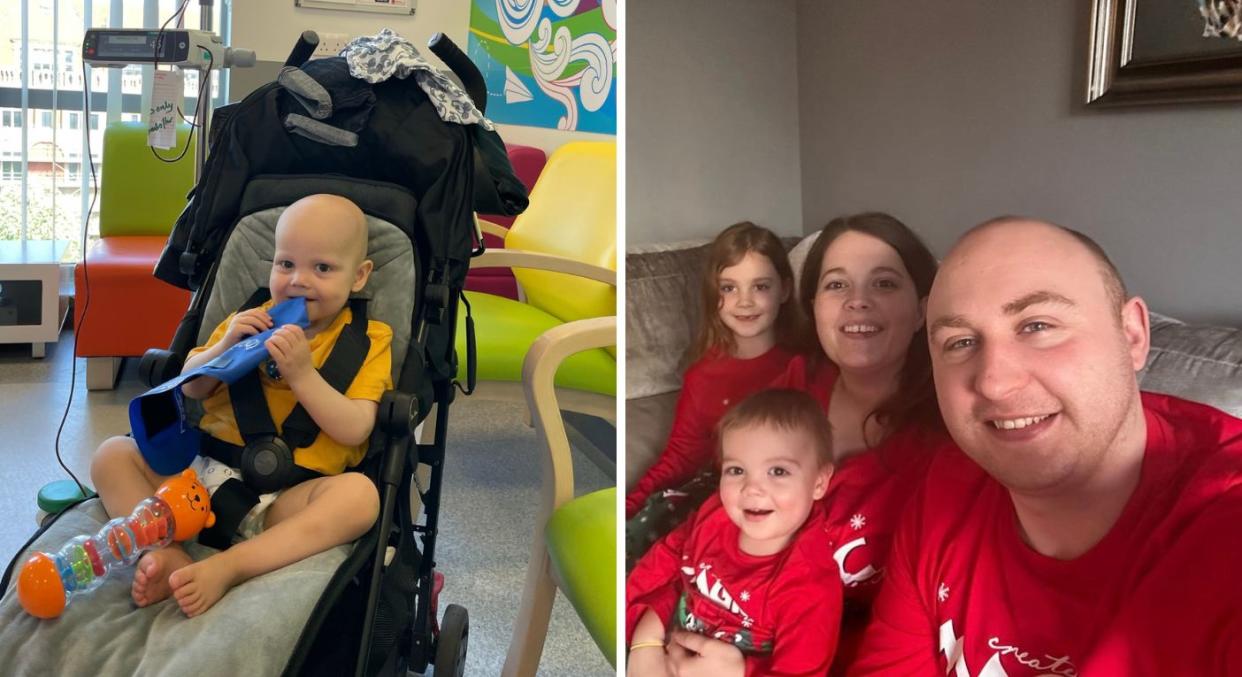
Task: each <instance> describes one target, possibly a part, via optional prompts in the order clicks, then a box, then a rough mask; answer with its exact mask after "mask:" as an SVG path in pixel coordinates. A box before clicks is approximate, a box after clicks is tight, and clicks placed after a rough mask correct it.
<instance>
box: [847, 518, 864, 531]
mask: <svg viewBox="0 0 1242 677" xmlns="http://www.w3.org/2000/svg"><path fill="white" fill-rule="evenodd" d="M865 526H867V518H866V517H865V516H863V515H862V514H857V515H854V516H853V517H851V518H850V528H852V529H853V530H854V531H858V530H859V529H862V528H863V527H865Z"/></svg>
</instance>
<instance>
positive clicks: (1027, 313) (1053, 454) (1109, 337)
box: [927, 221, 1147, 494]
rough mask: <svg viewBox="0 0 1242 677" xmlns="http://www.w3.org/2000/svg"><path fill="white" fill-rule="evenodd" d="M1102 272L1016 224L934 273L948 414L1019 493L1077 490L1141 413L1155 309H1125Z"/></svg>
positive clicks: (935, 322)
mask: <svg viewBox="0 0 1242 677" xmlns="http://www.w3.org/2000/svg"><path fill="white" fill-rule="evenodd" d="M1103 265H1104V264H1103V263H1102V262H1101V261H1100V260H1098V259H1097V258H1096V257H1095V256H1094V255H1093V254H1092V253H1091V252H1090V251H1089V250H1088V249H1087V248H1086V246H1085V245H1083V244H1082V243H1081V242H1079V241H1078V240H1076V239H1075V238H1074V237H1073V236H1072V235H1070V234H1069V233H1067V232H1065V231H1063V230H1061V229H1059V228H1056V227H1053V226H1050V225H1048V224H1044V223H1038V222H1031V221H1012V222H1006V223H1001V224H998V225H993V226H989V227H985V228H983V229H981V230H979V231H976V232H974V233H972V234H971V235H969V236H967V237H966V238H965V239H964V240H963V241H962V242H961V243H959V244H958V245H957V246H956V247H955V248H954V249H953V251H952V252H951V253H950V255H949V256H948V257H947V258H946V259H945V261H944V263H943V265H942V266H941V268H940V272H939V274H938V275H937V277H936V282H935V284H934V285H933V287H932V291H931V296H930V298H929V300H928V307H927V318H928V329H929V335H928V336H929V344H930V346H929V347H930V349H931V358H932V366H933V369H934V372H935V380H936V395H937V397H938V398H939V401H940V411H941V414H942V415H943V416H944V420H945V424H946V425H947V426H948V429H949V432H950V433H951V434H952V435H953V438H954V439H955V440H956V441H957V443H958V445H959V446H961V448H962V450H963V451H965V452H966V453H967V454H968V455H969V456H970V457H971V458H973V459H974V460H975V462H977V463H978V464H979V465H980V466H981V467H983V469H984V470H985V471H987V472H988V474H989V475H991V476H992V477H994V478H996V479H997V480H998V481H1000V482H1001V483H1002V484H1004V485H1005V486H1007V487H1008V488H1010V489H1011V490H1015V491H1020V492H1024V493H1031V494H1042V493H1056V492H1058V491H1060V490H1063V489H1069V488H1072V487H1074V486H1076V485H1078V484H1079V483H1080V482H1082V481H1084V480H1085V479H1086V478H1088V477H1090V475H1091V473H1092V472H1093V471H1094V470H1095V469H1096V468H1098V467H1099V464H1100V462H1101V460H1102V459H1104V458H1105V457H1106V456H1107V455H1108V453H1109V451H1110V450H1111V449H1112V448H1113V447H1114V446H1115V444H1116V439H1117V437H1118V431H1119V430H1120V429H1121V426H1122V424H1123V422H1124V421H1125V420H1126V418H1127V416H1132V415H1133V412H1134V411H1135V408H1136V407H1138V406H1140V405H1139V401H1138V386H1137V383H1136V381H1135V376H1134V373H1135V371H1136V370H1138V369H1140V368H1142V366H1143V364H1144V362H1145V360H1146V358H1147V321H1146V308H1145V307H1144V306H1143V304H1142V301H1141V300H1140V299H1137V298H1135V299H1130V300H1129V301H1125V302H1124V303H1123V304H1122V306H1121V307H1120V308H1118V302H1117V299H1116V298H1115V297H1114V296H1113V295H1111V294H1110V293H1109V287H1108V285H1107V284H1106V279H1107V277H1106V275H1105V274H1104V273H1103V270H1104V268H1103Z"/></svg>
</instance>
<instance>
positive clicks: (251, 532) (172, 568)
mask: <svg viewBox="0 0 1242 677" xmlns="http://www.w3.org/2000/svg"><path fill="white" fill-rule="evenodd" d="M367 239H368V238H367V223H366V218H365V216H363V214H362V212H361V211H360V210H359V209H358V207H357V206H356V205H354V203H353V202H351V201H349V200H347V199H345V198H343V197H340V196H336V195H311V196H309V197H305V198H302V199H301V200H298V201H297V202H295V203H293V204H292V205H290V206H289V207H288V208H287V209H285V211H284V212H283V213H282V214H281V216H280V219H279V220H278V221H277V225H276V233H275V252H274V255H273V256H272V269H271V273H270V275H269V278H268V286H269V288H270V290H271V295H272V300H271V301H268V302H267V303H265V304H263V305H262V306H259V307H257V308H252V309H249V310H243V311H240V312H237V313H233V314H232V315H230V316H229V317H227V318H225V319H224V321H223V322H221V323H220V325H219V326H217V327H216V329H215V331H214V332H212V334H211V338H209V339H208V340H207V343H206V344H205V345H203V346H199V347H197V348H195V349H194V350H192V351H190V354H189V357H187V359H186V361H185V366H184V368H183V369H182V371H183V372H184V371H189V370H192V369H194V368H196V367H198V366H200V365H203V364H206V363H207V362H210V361H211V360H213V359H215V358H216V357H217V356H219V355H221V354H222V353H224V351H226V350H228V349H229V348H230V347H231V346H233V345H234V344H236V343H238V342H239V341H241V340H243V339H245V338H246V337H249V336H253V335H255V334H259V333H261V332H263V331H266V330H267V329H270V328H272V326H273V322H272V317H271V315H270V314H269V313H268V309H270V308H271V307H272V306H273V305H275V304H277V303H281V302H283V301H286V300H288V299H291V298H298V297H300V298H304V299H306V311H307V315H308V318H309V320H310V326H309V327H307V328H306V329H302V328H301V327H300V326H298V325H293V324H289V325H284V326H282V327H279V328H277V329H276V331H275V332H274V333H273V334H272V335H271V337H269V338H268V339H267V341H266V342H265V344H264V345H265V346H266V348H267V350H268V353H269V354H270V356H271V359H270V362H271V364H272V366H273V367H274V368H273V369H268V368H264V367H260V368H259V382H260V387H262V389H263V396H264V398H265V400H266V402H267V404H268V408H269V410H270V412H271V417H272V420H273V421H274V422H276V425H277V429H278V430H280V429H282V428H283V425H284V421H285V419H286V418H287V417H288V416H289V415H290V413H291V412H292V411H293V409H294V407H295V406H297V405H301V406H302V408H303V409H305V411H306V413H307V414H309V415H310V417H311V419H312V420H313V421H314V422H315V424H316V425H317V426H318V427H319V434H318V436H317V437H315V438H314V439H313V440H312V442H311V443H310V444H309V445H308V446H305V447H301V448H298V449H294V450H293V461H294V463H295V464H296V465H297V466H299V467H300V468H303V469H305V470H308V471H311V472H310V473H303V474H309V475H310V476H311V477H312V478H311V479H306V480H305V481H303V482H301V483H298V484H294V485H292V486H289V487H288V488H286V489H283V490H280V491H277V492H272V493H268V494H263V495H262V496H258V495H256V496H255V499H257V501H258V502H257V504H255V505H254V507H253V508H252V509H250V511H249V512H248V513H247V514H246V515H245V516H244V517H243V518H242V520H241V522H240V524H239V525H238V526H237V533H236V534H234V535H233V538H234V543H235V544H234V545H233V547H231V548H228V549H227V550H224V551H222V552H220V553H218V554H215V555H212V556H211V557H208V558H207V559H204V560H202V561H199V562H194V561H192V559H191V558H190V556H189V555H188V554H187V553H186V551H185V550H183V549H182V548H181V546H180V545H177V544H172V545H170V546H168V547H167V548H163V549H159V550H154V551H150V552H147V553H146V554H144V555H143V557H142V559H140V560H139V561H138V566H137V568H136V570H135V571H134V582H133V587H132V596H133V599H134V601H135V603H137V604H138V606H147V605H149V604H153V603H155V602H159V601H161V600H163V599H165V598H167V597H169V596H170V595H171V596H173V597H175V598H176V601H177V604H178V605H179V606H180V607H181V610H182V611H183V612H184V613H185V614H186V615H187V616H197V615H199V614H201V613H203V612H205V611H206V610H207V609H209V608H211V606H212V605H213V604H215V603H216V602H217V601H218V600H219V599H220V598H221V597H222V596H223V595H224V594H225V593H226V592H228V590H229V589H230V588H232V587H233V586H235V585H238V584H240V583H242V582H244V581H246V580H249V579H250V578H253V577H255V576H258V575H261V574H264V573H267V572H269V571H273V570H275V569H278V568H280V567H283V566H286V565H288V564H292V563H293V562H296V561H298V560H301V559H303V558H305V557H309V556H310V555H313V554H316V553H318V552H322V551H324V550H327V549H329V548H332V547H335V546H337V545H340V544H342V543H349V542H351V541H353V540H354V539H356V538H358V537H359V536H361V535H362V534H364V533H366V531H367V529H369V528H370V527H371V525H372V523H374V521H375V518H376V516H377V515H378V513H379V495H378V493H377V492H376V489H375V485H374V484H373V483H372V482H371V480H370V479H368V478H367V477H366V476H365V475H363V474H361V473H357V472H345V471H346V470H348V469H350V468H353V467H354V466H356V465H358V464H359V463H360V462H361V461H362V459H363V457H364V456H365V455H366V450H367V443H368V440H369V439H370V436H371V430H372V428H373V427H374V425H375V417H376V412H377V410H378V406H379V405H378V402H379V400H380V398H381V397H382V396H383V394H384V392H385V391H386V390H389V389H391V388H392V351H391V347H392V329H391V328H390V327H388V325H386V324H384V323H382V322H379V321H376V320H368V321H367V325H366V337H367V341H368V343H367V347H366V356H365V357H364V358H363V362H362V366H361V368H359V370H358V372H357V373H356V374H355V375H354V377H353V380H352V382H350V383H349V385H348V387H347V388H346V389H345V391H344V392H340V391H337V390H336V389H335V388H333V387H332V385H330V384H329V383H328V382H327V381H326V380H324V378H323V376H321V375H320V373H319V371H318V370H319V368H321V367H322V366H323V365H324V362H325V361H326V360H327V358H328V355H329V354H330V353H331V351H332V349H333V347H334V346H335V345H336V343H337V339H338V338H340V336H341V333H342V331H343V330H345V328H346V327H347V326H348V325H349V324H350V323H351V322H352V320H353V315H352V311H351V310H350V308H349V307H348V305H347V304H348V301H349V296H350V294H352V293H354V292H358V291H361V290H362V288H363V287H364V286H365V285H366V283H367V280H368V278H369V277H370V274H371V270H372V265H373V264H372V262H371V261H370V260H367V258H366V254H367ZM182 392H183V393H184V394H185V395H186V396H187V397H191V398H195V399H202V400H203V410H204V414H203V417H202V419H201V420H200V421H199V424H198V426H199V428H201V429H202V431H203V433H204V438H203V454H204V456H200V457H198V458H197V459H196V460H195V461H194V463H193V464H192V465H191V466H190V467H192V468H194V469H195V470H196V471H197V472H198V476H199V478H200V479H201V480H202V482H203V484H204V486H206V487H207V489H208V491H210V492H212V493H213V494H214V493H215V491H216V489H217V488H219V487H220V486H221V485H222V484H223V483H224V482H225V481H227V480H231V479H236V480H237V481H241V473H240V472H239V471H238V470H237V468H236V467H231V466H230V463H229V462H223V461H225V459H230V458H233V457H235V456H238V455H239V453H238V450H239V449H240V448H241V447H242V446H244V442H243V440H242V438H241V435H240V433H239V431H238V426H237V423H236V420H235V417H234V411H233V406H232V402H231V400H230V398H229V389H228V388H227V387H222V384H221V383H220V381H219V380H217V379H214V378H211V377H206V376H204V377H199V378H197V379H194V380H191V381H187V382H186V383H185V384H184V385H183V386H182ZM233 464H234V465H235V464H236V462H233ZM316 475H322V476H316ZM91 479H92V480H93V481H94V482H95V486H96V487H98V490H99V495H100V498H101V499H102V500H103V503H104V507H105V508H106V509H107V511H108V514H109V515H111V516H113V517H116V516H119V515H128V514H129V513H130V512H131V511H132V510H133V508H134V506H135V505H137V504H138V502H139V501H141V500H143V499H144V498H146V497H148V496H150V495H152V494H153V493H154V491H155V488H156V487H157V486H159V484H160V483H161V482H163V480H164V479H166V478H164V477H161V476H160V475H158V474H156V473H155V472H154V471H153V470H152V469H151V468H150V466H148V465H147V463H146V461H145V459H143V457H142V455H141V453H140V452H139V450H138V447H137V445H136V444H135V443H134V440H133V438H130V437H113V438H111V439H109V440H107V441H105V442H104V444H103V445H102V446H101V447H100V448H99V450H98V451H96V453H95V456H94V457H93V458H92V460H91Z"/></svg>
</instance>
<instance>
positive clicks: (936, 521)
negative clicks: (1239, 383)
mask: <svg viewBox="0 0 1242 677" xmlns="http://www.w3.org/2000/svg"><path fill="white" fill-rule="evenodd" d="M1143 407H1144V411H1145V414H1146V420H1147V447H1146V452H1145V455H1144V458H1143V469H1142V474H1141V476H1140V480H1139V484H1138V486H1137V487H1136V489H1135V491H1134V494H1133V495H1132V496H1131V497H1130V500H1129V502H1128V503H1127V504H1126V506H1125V508H1124V509H1123V511H1122V514H1121V516H1120V517H1119V518H1118V519H1117V522H1116V523H1115V524H1114V525H1113V527H1112V529H1111V530H1110V531H1109V532H1108V534H1107V535H1105V537H1104V538H1103V540H1101V541H1100V542H1099V543H1098V544H1096V545H1095V546H1094V547H1093V548H1091V549H1090V550H1088V551H1087V552H1086V553H1085V554H1083V555H1081V556H1080V557H1078V558H1076V559H1072V560H1058V559H1053V558H1049V557H1044V556H1043V555H1040V554H1039V553H1037V552H1035V551H1034V550H1032V549H1031V548H1029V547H1028V546H1027V545H1026V544H1025V543H1024V542H1023V541H1022V538H1021V536H1020V534H1019V532H1018V527H1017V525H1016V523H1015V522H1016V516H1015V514H1014V509H1013V503H1012V500H1011V499H1010V497H1009V494H1008V492H1007V491H1006V490H1005V488H1004V487H1002V486H1001V485H1000V484H999V483H997V482H996V481H995V480H993V479H992V478H991V477H989V476H988V475H987V474H985V473H984V472H983V470H982V469H980V468H979V467H978V466H977V465H976V464H975V463H973V462H972V461H971V460H970V459H969V458H967V457H966V456H965V455H964V454H962V453H961V452H960V451H957V450H956V449H949V450H947V451H945V452H944V453H941V454H939V455H938V456H937V457H936V459H935V460H934V461H933V463H932V465H931V467H930V469H929V473H928V477H927V481H926V483H925V484H924V485H923V486H922V487H921V488H920V490H919V493H918V494H916V496H915V497H914V498H913V499H912V500H911V502H910V505H909V507H908V510H907V514H906V515H905V517H904V521H903V523H902V525H901V528H900V529H899V531H898V533H897V536H896V541H895V544H894V546H893V553H892V556H891V557H890V560H889V564H890V566H889V575H888V576H887V577H886V579H887V580H886V582H885V585H884V588H883V591H882V592H881V594H880V596H879V598H878V600H877V601H876V604H875V607H874V610H873V615H872V617H873V620H872V624H871V626H870V627H869V628H868V630H867V636H866V638H865V640H864V642H863V647H862V654H861V656H860V659H859V661H858V662H857V663H856V664H855V665H854V668H853V670H852V671H851V674H854V675H873V674H875V675H897V674H899V675H932V674H936V675H943V674H946V673H954V674H956V675H960V676H966V675H988V676H999V675H1008V676H1010V677H1019V676H1031V675H1062V676H1064V677H1071V676H1074V675H1224V674H1236V671H1237V670H1238V666H1242V585H1240V584H1239V583H1238V575H1239V572H1242V420H1239V419H1236V418H1233V417H1231V416H1228V415H1227V414H1224V413H1222V412H1220V411H1217V410H1215V409H1212V408H1210V407H1206V406H1203V405H1200V404H1195V403H1191V402H1187V401H1184V400H1179V399H1177V398H1173V397H1168V396H1164V395H1154V394H1147V393H1144V394H1143Z"/></svg>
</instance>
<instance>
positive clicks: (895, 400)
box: [798, 212, 943, 446]
mask: <svg viewBox="0 0 1242 677" xmlns="http://www.w3.org/2000/svg"><path fill="white" fill-rule="evenodd" d="M848 231H854V232H857V233H863V234H864V235H870V236H872V237H874V238H877V239H879V240H882V241H883V242H885V243H886V244H888V246H890V247H892V248H893V249H895V250H897V255H898V256H900V257H901V262H902V264H903V265H905V267H906V272H908V273H909V274H910V279H911V280H913V282H914V289H915V293H916V295H917V296H918V298H919V299H920V300H922V299H926V298H927V295H928V294H929V293H930V292H931V286H932V280H934V279H935V277H936V269H937V268H938V267H939V264H938V263H937V262H936V257H935V256H933V255H932V253H931V250H930V249H928V248H927V245H926V244H924V243H923V240H922V239H921V238H919V236H918V235H916V234H915V233H914V231H912V230H910V228H909V227H908V226H907V225H906V224H904V223H902V222H901V221H899V220H897V219H896V218H895V217H893V216H890V215H888V214H885V213H883V212H864V213H861V214H853V215H850V216H839V217H837V218H835V219H833V220H831V221H829V222H828V225H826V226H824V228H823V230H821V231H820V232H819V237H818V238H817V239H816V240H815V243H814V244H812V245H811V249H810V251H808V252H807V255H806V263H804V264H803V266H802V279H801V281H800V285H799V294H798V301H799V305H800V306H801V308H802V311H803V312H804V313H805V315H806V317H807V318H810V320H809V321H808V324H809V325H811V327H812V329H811V331H810V332H808V333H809V334H810V337H811V339H813V342H814V345H813V348H814V349H813V350H812V351H811V352H810V354H812V355H816V356H818V357H817V358H816V359H828V358H827V356H826V355H824V351H823V348H822V347H820V344H819V338H818V336H816V332H815V330H814V327H815V323H814V321H813V319H814V317H815V314H814V312H815V294H816V292H817V291H818V288H819V275H820V273H821V272H822V271H823V265H824V252H825V251H827V250H828V247H829V246H830V245H831V244H832V243H833V241H835V240H836V239H837V238H838V237H840V236H841V235H842V234H843V233H846V232H848ZM804 348H805V346H804ZM872 417H874V418H875V419H876V422H877V423H879V425H880V427H881V428H882V429H884V430H885V431H887V432H895V431H897V430H899V429H901V428H903V427H905V425H906V424H908V423H916V424H920V425H922V426H924V427H926V428H928V429H938V428H941V427H943V423H941V419H940V409H939V407H938V406H937V404H936V389H935V386H934V385H933V383H932V372H931V355H930V353H928V350H927V326H926V324H924V326H922V327H920V328H919V330H918V331H917V332H915V333H914V337H913V338H911V339H910V347H909V348H908V349H907V350H906V360H905V364H903V365H902V368H901V376H900V378H899V382H898V386H897V391H896V392H894V393H893V394H892V395H890V396H889V397H888V398H887V399H885V400H884V401H883V402H881V403H880V405H879V406H878V407H876V408H875V410H873V411H872V412H870V413H869V414H868V415H867V419H868V420H869V419H871V418H872ZM863 429H864V430H865V429H866V420H864V422H863ZM878 441H879V440H876V442H878ZM867 442H868V444H869V445H871V446H874V445H873V444H872V441H871V440H868V441H867Z"/></svg>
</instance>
